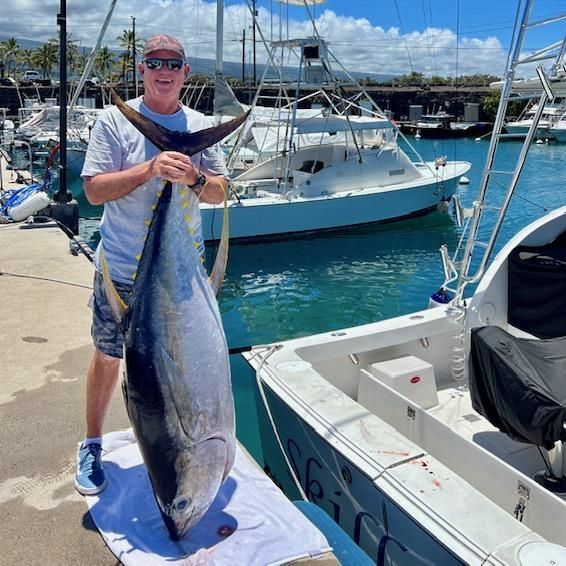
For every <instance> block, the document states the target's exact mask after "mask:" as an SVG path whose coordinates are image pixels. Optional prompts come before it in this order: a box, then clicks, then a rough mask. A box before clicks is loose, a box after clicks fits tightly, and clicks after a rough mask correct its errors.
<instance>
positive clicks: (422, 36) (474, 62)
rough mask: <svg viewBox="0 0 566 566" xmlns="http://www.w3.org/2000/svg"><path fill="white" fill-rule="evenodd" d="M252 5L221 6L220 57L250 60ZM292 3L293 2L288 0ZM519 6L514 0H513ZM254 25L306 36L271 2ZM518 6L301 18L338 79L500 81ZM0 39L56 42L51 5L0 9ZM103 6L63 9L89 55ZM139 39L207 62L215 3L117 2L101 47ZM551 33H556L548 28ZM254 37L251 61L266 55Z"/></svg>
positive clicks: (389, 9)
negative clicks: (169, 42) (171, 38)
mask: <svg viewBox="0 0 566 566" xmlns="http://www.w3.org/2000/svg"><path fill="white" fill-rule="evenodd" d="M253 1H254V0H224V41H223V56H224V59H225V60H227V61H234V62H239V61H241V60H242V49H243V46H242V43H243V42H242V36H243V30H244V29H245V30H246V43H245V58H246V61H247V62H248V61H251V58H252V44H251V36H252V25H251V23H252V22H251V17H250V9H249V7H250V6H251V5H252V2H253ZM294 1H297V0H294ZM522 1H524V0H522ZM255 2H256V9H257V11H258V24H259V27H260V28H261V30H262V33H263V36H264V37H265V38H266V39H267V40H271V39H278V38H279V37H282V38H287V37H306V36H308V35H312V22H311V21H310V20H309V14H308V11H307V10H306V9H305V8H304V7H303V6H301V7H299V6H292V5H289V4H286V3H285V4H282V3H280V2H279V0H255ZM517 3H518V0H326V1H325V2H323V3H321V4H317V5H315V6H314V7H311V9H310V15H311V16H312V18H313V19H314V22H315V25H316V29H317V30H318V32H319V33H320V35H322V36H323V37H324V38H325V39H326V40H327V41H328V42H329V45H330V50H331V53H332V54H333V56H334V57H336V58H337V59H338V60H339V61H340V63H341V64H342V65H343V66H344V67H345V68H346V69H348V70H355V71H357V72H368V73H383V74H388V75H401V74H405V73H410V72H419V73H424V74H425V75H427V76H431V75H440V76H460V75H469V74H475V73H486V74H493V75H497V76H501V75H502V74H503V72H504V68H505V61H506V58H507V50H508V47H509V42H510V39H511V34H512V31H513V22H514V19H515V13H516V9H517ZM2 4H3V5H2V10H1V11H0V36H5V37H14V38H16V39H32V40H36V41H41V42H44V41H47V40H49V39H50V38H54V37H56V36H57V35H58V27H57V13H58V12H59V11H60V6H61V0H3V2H2ZM564 4H565V3H564V0H538V1H537V2H536V3H535V15H536V16H537V17H547V16H552V15H556V14H558V13H559V12H560V11H561V10H564V9H565V7H564ZM109 5H110V0H67V3H66V6H67V31H68V33H70V34H71V37H72V38H73V39H75V40H77V41H78V42H79V46H82V47H87V48H88V49H90V48H91V47H92V45H93V44H94V42H95V40H96V37H97V36H98V33H99V31H100V29H101V27H102V23H103V21H104V17H105V15H106V11H107V9H108V7H109ZM133 18H135V26H136V35H137V36H138V37H142V38H147V37H150V36H151V35H153V34H156V33H163V32H165V33H170V34H171V35H175V36H177V37H179V39H181V40H182V42H183V43H184V45H185V47H186V50H187V55H188V56H189V60H190V57H203V58H214V57H215V46H216V0H211V1H204V0H118V3H117V5H116V8H115V10H114V13H113V16H112V20H111V23H110V25H109V28H108V30H107V31H106V34H105V37H104V40H103V42H102V44H103V45H107V46H108V47H111V48H116V47H118V42H117V40H116V37H117V36H118V35H120V34H121V33H122V31H123V30H125V29H131V28H132V24H133ZM564 27H566V25H565V24H563V25H562V28H561V29H558V26H557V25H554V26H544V27H542V28H540V30H537V31H535V32H533V34H532V37H531V36H529V37H528V39H527V41H526V44H525V48H526V49H527V50H535V49H538V48H541V47H543V46H545V45H548V44H549V43H551V42H552V41H555V40H557V39H561V37H560V34H563V33H564ZM554 28H556V29H554ZM256 37H257V41H258V44H257V48H256V58H257V61H258V62H263V61H265V56H266V55H265V54H266V51H265V49H264V48H263V46H262V44H261V39H260V34H259V32H258V33H257V35H256Z"/></svg>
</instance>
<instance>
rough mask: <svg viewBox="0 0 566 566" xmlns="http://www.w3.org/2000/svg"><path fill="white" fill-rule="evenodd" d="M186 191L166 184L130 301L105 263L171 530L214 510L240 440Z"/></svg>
mask: <svg viewBox="0 0 566 566" xmlns="http://www.w3.org/2000/svg"><path fill="white" fill-rule="evenodd" d="M239 122H240V123H241V120H240V121H239ZM233 125H234V124H233ZM146 135H147V134H146ZM177 135H180V134H179V133H175V136H177ZM224 135H226V134H225V128H223V129H222V130H221V131H219V130H215V129H214V128H213V129H209V130H205V131H204V132H203V133H202V134H201V133H200V132H197V133H194V134H191V135H190V136H188V137H187V136H186V135H185V136H183V137H182V139H183V144H184V146H183V147H182V150H183V151H184V152H185V153H187V154H188V155H191V154H194V153H196V151H200V150H202V149H203V148H204V147H206V146H207V145H211V143H215V142H216V141H218V140H219V139H220V138H219V137H218V136H220V137H223V136H224ZM203 139H204V140H206V141H204V142H203ZM151 141H154V140H153V139H152V140H151ZM203 143H205V144H206V145H204V146H203ZM163 149H176V150H177V151H179V149H180V146H179V145H175V144H174V145H173V146H165V147H163ZM179 193H180V189H179V187H178V186H172V185H171V183H166V184H165V187H164V189H163V191H162V194H161V196H160V198H159V201H158V204H157V207H156V209H155V211H154V214H153V218H152V221H151V224H150V227H149V231H148V236H147V240H146V243H145V247H144V250H143V253H142V256H141V259H140V263H139V267H138V272H137V276H136V280H135V284H134V288H133V291H132V295H131V300H130V304H129V305H127V306H126V305H124V304H120V300H119V297H118V295H117V294H116V291H115V289H114V288H113V286H112V284H111V281H110V279H109V277H108V273H107V270H106V268H104V267H103V270H104V271H106V273H105V285H106V290H107V294H108V296H109V299H110V302H111V304H112V307H113V309H114V311H115V313H116V314H117V317H118V318H119V322H120V326H121V329H122V331H123V333H124V360H125V372H124V381H123V392H124V398H125V401H126V407H127V411H128V415H129V417H130V421H131V424H132V427H133V429H134V433H135V435H136V439H137V441H138V444H139V447H140V451H141V454H142V457H143V460H144V462H145V465H146V467H147V471H148V473H149V477H150V479H151V484H152V486H153V491H154V494H155V498H156V501H157V504H158V506H159V509H160V511H161V514H162V516H163V519H164V522H165V524H166V526H167V529H168V531H169V534H170V536H171V538H172V539H178V538H180V537H182V536H183V535H184V534H185V533H186V532H187V530H188V529H190V528H191V527H192V526H193V525H194V524H195V523H196V522H197V521H198V520H199V519H200V518H201V517H202V516H203V514H204V513H205V512H206V510H207V509H208V507H209V506H210V504H211V503H212V501H213V500H214V498H215V496H216V494H217V492H218V490H219V488H220V485H221V484H222V482H223V480H224V479H225V478H226V476H227V475H228V472H229V471H230V468H231V467H232V464H233V462H234V453H235V447H236V439H235V426H234V401H233V398H232V389H231V383H230V367H229V359H228V348H227V344H226V338H225V336H224V331H223V328H222V322H221V319H220V314H219V311H218V305H217V301H216V297H215V294H214V291H213V287H212V285H211V282H210V281H209V279H208V276H207V274H206V272H205V270H204V267H203V265H202V262H201V260H200V257H199V255H198V253H197V251H196V249H195V247H194V246H193V241H192V236H191V235H190V234H189V233H188V231H187V228H186V220H185V218H184V209H183V207H182V206H181V202H180V200H181V197H180V194H179ZM223 261H225V258H223Z"/></svg>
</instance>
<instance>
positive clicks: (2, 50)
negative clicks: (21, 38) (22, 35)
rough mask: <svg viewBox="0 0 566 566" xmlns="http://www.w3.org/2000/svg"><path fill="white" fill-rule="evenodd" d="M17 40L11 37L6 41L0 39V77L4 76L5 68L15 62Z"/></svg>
mask: <svg viewBox="0 0 566 566" xmlns="http://www.w3.org/2000/svg"><path fill="white" fill-rule="evenodd" d="M18 49H19V47H18V42H17V41H16V40H15V39H14V38H13V37H11V38H10V39H8V40H6V41H0V78H4V74H5V72H6V68H8V69H9V68H10V64H12V63H15V61H16V54H17V52H18Z"/></svg>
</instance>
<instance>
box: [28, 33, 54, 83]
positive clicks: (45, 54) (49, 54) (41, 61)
mask: <svg viewBox="0 0 566 566" xmlns="http://www.w3.org/2000/svg"><path fill="white" fill-rule="evenodd" d="M58 53H59V52H58V49H57V45H55V44H54V43H52V42H50V41H48V42H47V43H44V44H43V45H42V46H41V47H39V48H38V49H36V50H35V51H34V53H33V55H32V63H33V64H34V65H35V66H37V67H39V68H40V69H41V70H42V71H43V78H45V77H46V75H47V76H51V69H52V68H53V67H54V66H55V64H56V63H57V61H58V60H59V57H58Z"/></svg>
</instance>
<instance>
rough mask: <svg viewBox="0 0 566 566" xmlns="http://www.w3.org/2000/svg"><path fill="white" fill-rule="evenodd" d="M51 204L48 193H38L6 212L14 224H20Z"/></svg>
mask: <svg viewBox="0 0 566 566" xmlns="http://www.w3.org/2000/svg"><path fill="white" fill-rule="evenodd" d="M50 202H51V199H50V198H49V195H48V194H47V193H46V192H44V191H36V192H35V193H33V194H31V195H30V196H29V197H28V198H26V199H25V200H24V201H23V202H21V203H20V204H17V205H16V206H11V207H9V208H8V210H7V211H6V212H7V213H8V216H9V217H10V218H11V219H12V220H13V221H14V222H20V221H22V220H25V219H26V218H27V217H28V216H32V215H33V214H35V213H36V212H39V211H40V210H42V209H43V208H45V207H46V206H48V205H49V203H50Z"/></svg>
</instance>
